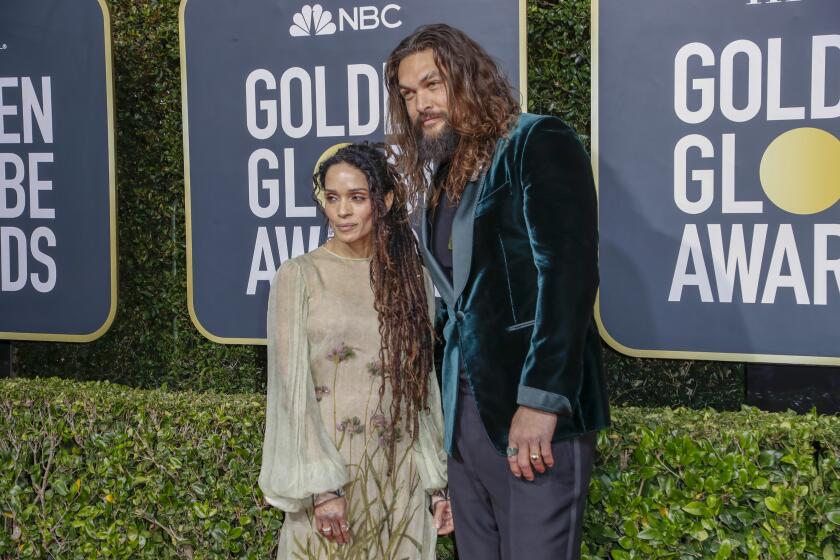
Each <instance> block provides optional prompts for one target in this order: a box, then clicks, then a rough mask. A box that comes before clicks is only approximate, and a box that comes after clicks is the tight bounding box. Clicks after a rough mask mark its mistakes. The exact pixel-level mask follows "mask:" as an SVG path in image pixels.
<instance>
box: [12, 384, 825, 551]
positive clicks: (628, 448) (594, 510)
mask: <svg viewBox="0 0 840 560" xmlns="http://www.w3.org/2000/svg"><path fill="white" fill-rule="evenodd" d="M0 395H2V396H0V515H2V519H3V522H2V529H0V557H3V558H62V559H75V558H90V557H94V556H95V557H97V558H155V559H165V558H195V559H199V558H253V559H257V558H259V559H265V558H269V557H271V555H272V554H273V548H274V544H275V542H276V540H277V531H278V529H279V528H280V526H281V523H282V514H281V513H280V512H278V511H276V510H274V509H272V508H270V507H268V506H266V505H264V504H263V500H262V497H261V495H260V492H259V489H258V488H257V484H256V480H257V475H258V472H259V465H260V452H261V446H262V434H263V418H264V413H265V412H264V399H263V398H262V397H259V396H255V395H241V394H236V395H222V394H217V393H195V392H167V391H161V390H153V391H145V390H138V389H130V388H127V387H123V386H120V385H115V384H110V383H107V382H96V383H75V382H71V381H66V380H57V379H36V380H11V381H8V380H7V381H2V382H0ZM598 447H599V451H600V454H601V455H600V457H599V459H598V461H597V464H596V470H595V473H594V475H593V480H592V484H591V487H590V488H591V490H590V497H589V505H588V509H587V514H586V520H585V527H584V539H583V540H584V554H585V557H586V558H590V559H592V558H611V559H612V560H625V559H635V558H644V559H651V558H663V559H664V558H686V559H688V558H751V559H755V558H761V559H764V558H778V559H791V558H796V559H814V560H815V559H828V558H833V557H834V556H833V554H834V551H837V552H840V546H838V537H839V536H840V526H838V525H840V476H839V475H840V418H837V417H826V416H818V415H816V414H810V415H806V416H796V415H794V414H769V413H763V412H759V411H757V410H755V409H744V410H742V411H740V412H726V413H717V412H712V411H708V410H705V411H691V410H686V409H679V410H653V409H639V408H619V409H617V410H615V411H614V427H613V428H612V429H611V430H607V431H604V432H602V433H601V435H600V437H599V442H598ZM449 550H451V543H450V542H449V541H448V539H444V540H443V541H442V542H441V543H440V549H439V558H449V557H451V553H450V552H449Z"/></svg>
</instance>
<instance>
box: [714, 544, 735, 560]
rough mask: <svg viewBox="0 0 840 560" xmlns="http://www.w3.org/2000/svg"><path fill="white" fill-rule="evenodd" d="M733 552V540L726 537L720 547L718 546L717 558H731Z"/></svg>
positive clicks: (721, 559)
mask: <svg viewBox="0 0 840 560" xmlns="http://www.w3.org/2000/svg"><path fill="white" fill-rule="evenodd" d="M731 554H732V541H730V540H729V539H726V540H724V541H723V542H721V543H720V548H718V551H717V554H715V560H725V559H726V558H729V556H730V555H731Z"/></svg>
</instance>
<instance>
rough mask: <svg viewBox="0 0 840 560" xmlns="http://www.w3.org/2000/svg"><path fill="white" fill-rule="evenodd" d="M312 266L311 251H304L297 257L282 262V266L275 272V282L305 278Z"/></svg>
mask: <svg viewBox="0 0 840 560" xmlns="http://www.w3.org/2000/svg"><path fill="white" fill-rule="evenodd" d="M311 266H312V256H311V253H303V254H301V255H298V256H296V257H292V258H290V259H286V260H285V261H283V262H282V263H280V268H278V269H277V272H276V273H275V274H274V282H272V284H274V283H276V282H277V281H280V282H281V283H283V282H289V281H293V280H298V279H303V278H304V277H305V276H306V270H307V269H308V268H310V267H311Z"/></svg>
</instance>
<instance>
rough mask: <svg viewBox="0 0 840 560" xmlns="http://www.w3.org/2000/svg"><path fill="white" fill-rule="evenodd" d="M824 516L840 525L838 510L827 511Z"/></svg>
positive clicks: (839, 512) (839, 511)
mask: <svg viewBox="0 0 840 560" xmlns="http://www.w3.org/2000/svg"><path fill="white" fill-rule="evenodd" d="M825 516H826V517H827V518H828V520H829V521H831V522H832V523H834V524H835V525H840V510H834V511H829V512H828V513H826V514H825Z"/></svg>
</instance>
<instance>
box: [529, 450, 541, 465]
mask: <svg viewBox="0 0 840 560" xmlns="http://www.w3.org/2000/svg"><path fill="white" fill-rule="evenodd" d="M540 459H541V457H540V454H539V453H536V452H534V453H531V461H533V462H535V463H536V462H537V461H539V460H540Z"/></svg>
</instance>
